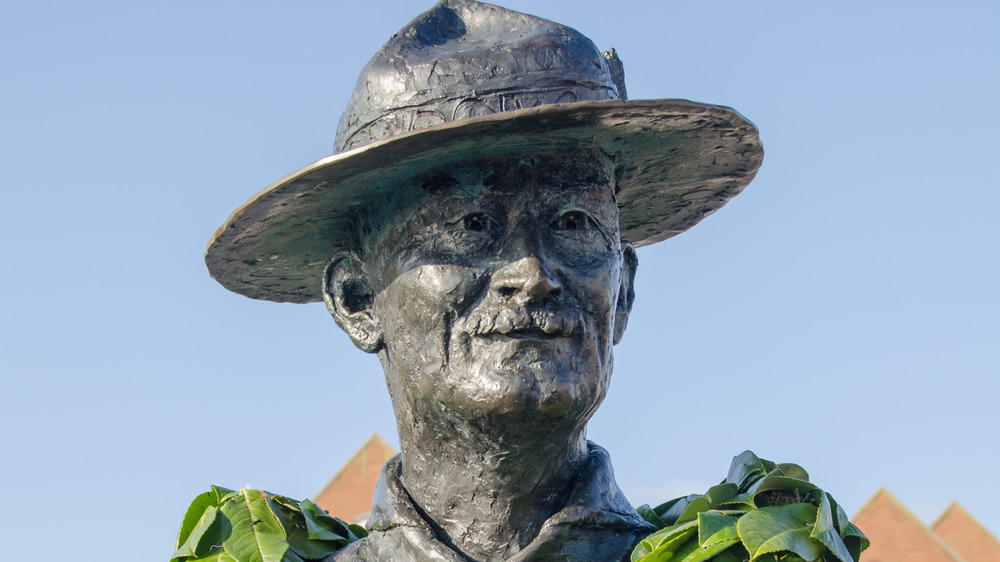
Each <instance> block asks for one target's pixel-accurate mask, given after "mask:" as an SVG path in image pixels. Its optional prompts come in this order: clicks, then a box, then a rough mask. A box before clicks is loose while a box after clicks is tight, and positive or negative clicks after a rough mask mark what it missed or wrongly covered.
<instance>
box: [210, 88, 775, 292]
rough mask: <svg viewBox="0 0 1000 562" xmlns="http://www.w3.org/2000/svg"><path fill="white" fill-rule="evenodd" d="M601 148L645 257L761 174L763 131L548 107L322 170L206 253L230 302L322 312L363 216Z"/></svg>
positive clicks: (703, 115) (649, 112)
mask: <svg viewBox="0 0 1000 562" xmlns="http://www.w3.org/2000/svg"><path fill="white" fill-rule="evenodd" d="M570 148H598V149H600V150H602V151H604V152H605V153H606V154H607V155H608V156H609V157H610V158H611V159H612V161H613V162H614V164H615V168H616V176H617V188H618V205H619V210H620V212H619V223H620V231H621V237H622V240H626V241H628V242H631V243H632V244H633V245H635V246H637V247H638V246H645V245H648V244H652V243H655V242H660V241H662V240H666V239H667V238H670V237H671V236H675V235H677V234H680V233H681V232H684V231H685V230H688V229H689V228H691V227H692V226H694V225H695V224H697V223H698V222H699V221H701V220H702V219H703V218H705V217H706V216H708V215H709V214H711V213H713V212H714V211H716V210H718V209H719V208H720V207H722V206H723V205H725V204H726V202H727V201H728V200H729V199H731V198H733V197H735V196H736V195H738V194H739V193H740V192H741V191H742V190H743V188H744V187H745V186H746V185H747V184H749V183H750V181H751V180H752V179H753V177H754V175H755V174H756V173H757V170H758V168H759V167H760V164H761V161H762V159H763V155H764V152H763V148H762V147H761V144H760V140H759V139H758V133H757V128H756V127H755V126H754V125H753V124H752V123H750V122H749V121H747V120H746V119H744V118H743V117H742V116H741V115H740V114H739V113H737V112H736V111H734V110H733V109H730V108H727V107H721V106H715V105H707V104H700V103H695V102H690V101H687V100H673V99H668V100H634V101H628V102H622V101H617V100H608V101H601V102H579V103H572V104H560V105H547V106H539V107H535V108H530V109H521V110H517V111H509V112H503V113H496V114H493V115H486V116H482V117H475V118H471V119H464V120H461V121H453V122H449V123H444V124H441V125H437V126H434V127H429V128H426V129H420V130H416V131H412V132H409V133H406V134H403V135H399V136H395V137H389V138H386V139H384V140H381V141H378V142H374V143H371V144H368V145H365V146H362V147H358V148H356V149H353V150H350V151H347V152H342V153H339V154H334V155H332V156H329V157H326V158H323V159H322V160H318V161H317V162H314V163H312V164H310V165H308V166H306V167H304V168H302V169H301V170H299V171H297V172H295V173H293V174H290V175H288V176H285V177H284V178H281V179H280V180H278V181H277V182H275V183H273V184H271V185H270V186H268V187H267V188H266V189H264V190H263V191H261V192H260V193H258V194H256V195H254V196H253V197H251V198H250V199H249V200H248V201H247V202H246V203H244V204H243V205H242V206H240V207H239V208H238V209H236V210H235V211H234V212H233V213H232V215H230V217H229V219H228V220H227V221H226V222H225V224H224V225H223V226H222V227H220V228H219V230H218V231H216V233H215V236H213V238H212V240H211V241H210V242H209V245H208V249H207V251H206V253H205V263H206V264H207V265H208V270H209V272H210V273H211V275H212V277H214V278H215V279H216V280H217V281H219V283H221V284H222V285H223V286H224V287H226V288H227V289H229V290H230V291H233V292H236V293H239V294H241V295H245V296H248V297H250V298H254V299H262V300H269V301H275V302H295V303H306V302H315V301H320V300H322V290H321V280H322V274H323V268H324V267H325V265H326V263H327V261H328V260H329V259H330V258H331V256H333V255H334V254H335V253H336V252H338V251H339V250H342V249H349V248H347V246H346V245H347V240H348V239H349V237H348V236H347V235H346V232H347V231H348V229H349V228H351V225H352V220H354V217H356V215H357V212H358V211H361V210H364V209H368V208H371V206H372V205H376V204H378V202H379V201H384V200H385V199H386V198H387V197H389V196H390V195H391V194H392V192H393V191H394V190H395V189H398V187H399V186H400V185H403V184H405V182H406V180H408V179H410V178H412V177H414V176H415V175H418V174H420V173H423V172H425V171H427V170H429V169H430V168H432V167H435V166H439V165H442V164H449V163H454V162H459V161H463V160H467V159H471V158H478V157H483V156H489V155H498V154H511V153H515V154H519V153H532V152H539V151H551V150H565V149H570Z"/></svg>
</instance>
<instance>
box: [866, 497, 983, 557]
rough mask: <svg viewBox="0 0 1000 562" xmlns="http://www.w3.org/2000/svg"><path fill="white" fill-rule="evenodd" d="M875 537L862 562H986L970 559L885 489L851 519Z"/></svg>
mask: <svg viewBox="0 0 1000 562" xmlns="http://www.w3.org/2000/svg"><path fill="white" fill-rule="evenodd" d="M851 521H852V522H853V523H854V524H855V525H857V526H858V527H859V528H860V529H861V531H862V532H864V533H865V534H866V535H867V536H868V538H869V539H870V540H871V542H872V545H871V547H870V548H869V549H868V550H866V551H865V552H864V553H863V554H862V555H861V562H901V561H905V562H982V561H980V560H975V561H972V560H966V559H964V558H962V557H961V556H960V555H959V554H958V553H957V552H955V551H954V550H953V549H952V548H951V547H949V546H948V545H947V544H945V543H944V541H942V540H941V539H939V538H938V537H937V536H935V534H934V533H933V532H932V531H931V530H930V529H928V528H927V527H926V526H925V525H924V524H923V523H921V522H920V520H919V519H917V517H916V516H915V515H913V514H912V513H910V510H908V509H906V507H904V506H903V504H901V503H899V501H898V500H897V499H896V498H894V497H892V495H891V494H890V493H889V492H888V491H887V490H886V489H885V488H881V489H879V491H878V492H875V495H874V496H872V499H870V500H868V503H866V504H865V505H864V506H862V508H861V509H860V510H858V513H857V515H855V516H854V517H852V518H851Z"/></svg>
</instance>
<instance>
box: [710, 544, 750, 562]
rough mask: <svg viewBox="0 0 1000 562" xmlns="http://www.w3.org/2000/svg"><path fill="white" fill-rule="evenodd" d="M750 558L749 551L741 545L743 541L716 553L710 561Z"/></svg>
mask: <svg viewBox="0 0 1000 562" xmlns="http://www.w3.org/2000/svg"><path fill="white" fill-rule="evenodd" d="M747 560H750V553H748V552H747V549H746V548H744V547H743V543H740V542H737V543H736V544H734V545H733V546H731V547H729V548H727V549H726V550H723V551H722V552H720V553H719V554H716V555H715V557H714V558H712V562H746V561H747Z"/></svg>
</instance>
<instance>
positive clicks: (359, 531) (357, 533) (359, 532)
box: [338, 519, 368, 542]
mask: <svg viewBox="0 0 1000 562" xmlns="http://www.w3.org/2000/svg"><path fill="white" fill-rule="evenodd" d="M338 521H339V519H338ZM347 530H348V531H350V533H351V536H350V539H351V542H354V541H356V540H360V539H363V538H365V537H367V536H368V529H365V528H364V527H362V526H361V525H355V524H354V523H349V524H348V525H347Z"/></svg>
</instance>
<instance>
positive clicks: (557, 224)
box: [552, 211, 593, 231]
mask: <svg viewBox="0 0 1000 562" xmlns="http://www.w3.org/2000/svg"><path fill="white" fill-rule="evenodd" d="M592 226H593V224H592V223H591V220H590V218H588V217H587V215H585V214H584V213H581V212H580V211H569V212H566V213H563V214H561V215H559V217H558V218H557V219H556V220H554V221H553V222H552V228H555V229H556V230H576V231H581V230H589V229H590V228H591V227H592Z"/></svg>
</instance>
